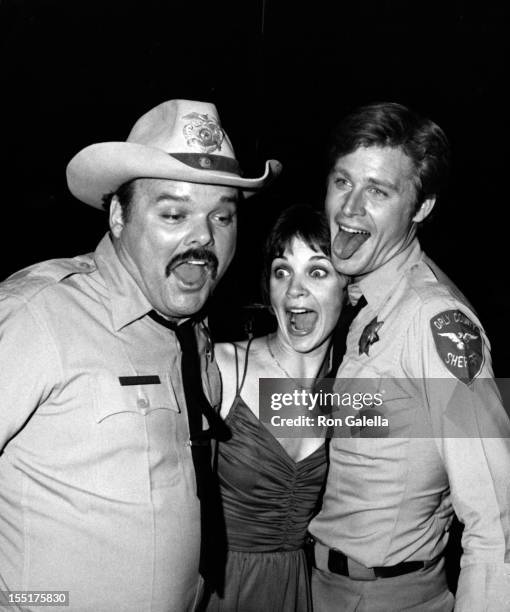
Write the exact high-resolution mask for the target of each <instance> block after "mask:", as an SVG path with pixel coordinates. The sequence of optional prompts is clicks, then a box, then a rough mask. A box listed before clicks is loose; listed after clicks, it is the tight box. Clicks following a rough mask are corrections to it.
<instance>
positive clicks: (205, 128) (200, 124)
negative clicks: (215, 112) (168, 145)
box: [182, 113, 225, 153]
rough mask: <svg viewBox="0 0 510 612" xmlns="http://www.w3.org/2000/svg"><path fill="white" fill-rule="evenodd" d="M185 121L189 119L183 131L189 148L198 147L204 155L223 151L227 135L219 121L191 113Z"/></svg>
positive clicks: (204, 115) (185, 116) (205, 115)
mask: <svg viewBox="0 0 510 612" xmlns="http://www.w3.org/2000/svg"><path fill="white" fill-rule="evenodd" d="M183 119H189V123H186V124H185V125H184V127H183V130H182V131H183V134H184V138H185V139H186V144H187V145H188V146H189V147H194V146H197V145H198V146H199V147H200V149H201V150H202V152H204V153H212V152H213V151H216V150H218V151H220V150H221V145H222V142H223V139H224V137H225V133H224V132H223V130H222V128H221V127H220V124H219V123H218V121H217V119H215V118H214V117H209V115H207V114H200V113H189V114H187V115H184V117H183Z"/></svg>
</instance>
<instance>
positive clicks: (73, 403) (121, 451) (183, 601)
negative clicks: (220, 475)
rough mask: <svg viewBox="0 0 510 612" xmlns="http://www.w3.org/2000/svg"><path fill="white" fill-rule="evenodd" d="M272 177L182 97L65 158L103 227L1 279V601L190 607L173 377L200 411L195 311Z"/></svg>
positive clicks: (188, 533) (185, 432)
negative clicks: (243, 157) (52, 598)
mask: <svg viewBox="0 0 510 612" xmlns="http://www.w3.org/2000/svg"><path fill="white" fill-rule="evenodd" d="M279 171H280V165H279V164H278V162H276V161H273V160H271V161H269V162H267V164H266V170H265V173H264V175H263V176H262V177H260V178H255V179H249V178H242V177H241V173H240V170H239V167H238V164H237V161H236V159H235V155H234V151H233V149H232V146H231V144H230V141H229V139H228V137H227V136H226V134H225V132H224V131H223V129H222V128H221V126H220V122H219V119H218V115H217V111H216V108H215V107H214V106H213V105H212V104H206V103H202V102H192V101H187V100H172V101H169V102H164V103H163V104H160V105H159V106H157V107H156V108H154V109H152V110H151V111H149V112H148V113H147V114H145V115H144V116H143V117H141V119H139V120H138V121H137V123H136V124H135V126H134V127H133V129H132V131H131V133H130V135H129V137H128V139H127V142H107V143H100V144H95V145H92V146H89V147H87V148H85V149H84V150H82V151H81V152H80V153H78V154H77V155H76V156H75V157H74V158H73V159H72V160H71V162H70V164H69V166H68V169H67V178H68V184H69V188H70V190H71V192H72V193H73V194H74V195H75V196H76V197H77V198H79V199H80V200H82V201H83V202H86V203H87V204H89V205H91V206H94V207H97V208H100V207H101V206H102V203H103V200H105V201H106V202H107V203H109V214H110V217H109V219H110V233H109V234H108V235H106V236H105V237H104V238H103V239H102V240H101V242H100V243H99V245H98V247H97V249H96V251H95V252H94V253H92V254H89V255H83V256H79V257H75V258H72V259H60V260H52V261H47V262H44V263H41V264H37V265H35V266H32V267H30V268H27V269H25V270H22V271H21V272H18V273H16V274H14V275H13V276H11V277H10V278H9V279H7V280H6V281H5V282H4V283H2V285H0V358H1V361H2V369H1V371H0V398H1V399H0V432H1V442H0V445H1V448H2V454H1V456H0V590H10V591H24V592H27V591H41V590H43V591H67V592H68V601H69V608H70V609H71V610H80V611H83V610H91V611H92V610H93V611H94V612H98V611H99V612H101V611H104V612H111V611H112V610H123V611H133V612H141V611H143V610H147V611H149V610H150V611H151V612H159V611H161V612H169V611H175V612H181V611H186V610H191V609H193V607H194V605H195V604H196V602H197V599H198V597H199V595H200V590H201V588H200V587H201V579H200V577H199V562H200V563H201V561H202V559H201V556H200V532H201V512H200V510H201V508H200V502H201V500H200V499H199V498H198V496H197V492H198V491H199V489H200V486H198V489H197V484H198V468H197V463H196V456H195V454H194V453H193V448H194V447H195V446H196V445H197V443H196V440H195V439H193V436H191V442H190V430H191V428H192V417H191V416H190V415H191V413H192V411H193V408H196V406H193V405H192V402H190V401H189V397H191V396H190V395H189V393H190V390H189V388H186V381H185V379H187V380H188V382H189V380H190V379H192V376H193V373H196V372H198V375H199V378H198V379H197V381H195V382H196V383H197V384H195V397H196V398H197V403H200V402H202V403H205V404H207V405H208V406H209V408H210V407H211V406H212V408H215V407H216V406H217V404H218V402H219V376H218V373H217V370H216V365H215V363H214V361H213V356H212V350H211V345H210V341H209V338H208V335H207V328H206V326H205V324H204V322H203V319H202V316H201V313H202V311H203V307H204V305H205V303H206V301H207V299H208V297H209V296H210V294H211V292H212V291H213V289H214V287H215V286H216V284H217V282H218V281H219V279H220V278H221V276H222V275H223V273H224V272H225V270H226V268H227V267H228V265H229V263H230V261H231V259H232V257H233V255H234V250H235V239H236V206H237V203H238V201H239V199H240V198H241V197H242V193H241V192H243V193H244V195H245V197H246V196H249V195H250V194H252V193H253V192H254V191H256V190H257V189H260V188H261V187H263V186H264V185H266V184H267V183H268V182H269V181H270V180H271V178H272V177H274V176H276V175H277V174H278V173H279ZM182 322H190V323H191V324H192V325H193V327H191V325H189V324H187V327H188V328H189V329H192V333H191V338H192V340H191V341H192V343H194V344H195V346H197V347H198V354H199V357H198V356H197V359H199V360H200V361H199V364H200V370H199V369H198V361H197V368H195V370H196V372H195V370H194V369H193V368H194V366H193V365H191V366H190V365H189V359H188V361H187V362H186V363H187V364H188V365H186V366H185V357H184V353H185V349H184V345H183V344H182V342H183V341H181V336H179V333H181V335H182V331H180V330H182V329H183V328H181V325H180V324H181V323H182ZM172 326H173V327H172ZM168 327H170V329H168ZM188 339H189V336H188ZM181 347H182V348H181ZM186 350H187V349H186ZM195 354H196V353H195ZM188 357H189V355H188ZM181 359H182V361H181ZM191 361H192V362H194V360H193V358H192V359H191ZM181 368H182V372H181ZM184 369H186V372H184ZM200 376H201V380H200ZM202 386H203V390H202ZM188 387H189V384H188ZM188 408H190V410H188ZM204 414H206V413H205V411H204ZM200 421H201V422H202V423H203V424H204V427H205V428H207V424H206V423H207V421H206V420H205V419H203V418H202V413H200ZM195 426H196V425H195ZM195 426H193V427H195ZM204 440H205V441H204ZM204 440H201V441H200V443H199V444H198V446H202V447H204V448H207V449H209V450H210V445H209V442H208V441H207V440H206V437H204ZM192 443H194V444H192ZM192 447H193V448H192ZM212 477H213V475H212V472H211V478H212ZM202 518H203V517H202ZM202 527H203V524H202ZM17 601H21V602H22V603H23V604H24V606H23V607H24V609H32V607H31V605H32V604H33V605H37V603H36V602H35V601H34V599H33V597H32V599H27V596H26V593H25V597H24V598H22V599H18V600H17Z"/></svg>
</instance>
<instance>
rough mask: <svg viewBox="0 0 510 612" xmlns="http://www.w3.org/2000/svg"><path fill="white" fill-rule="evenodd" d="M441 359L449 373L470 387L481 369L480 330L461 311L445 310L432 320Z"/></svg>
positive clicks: (481, 344)
mask: <svg viewBox="0 0 510 612" xmlns="http://www.w3.org/2000/svg"><path fill="white" fill-rule="evenodd" d="M430 329H431V330H432V335H433V336H434V342H435V344H436V349H437V352H438V353H439V357H440V358H441V360H442V362H443V363H444V364H445V366H446V367H447V368H448V370H450V372H451V373H452V374H453V375H454V376H456V377H457V378H458V379H459V380H461V381H462V382H463V383H466V384H469V383H470V382H471V381H472V380H473V379H474V378H476V376H478V374H479V373H480V370H481V369H482V365H483V341H482V334H481V333H480V328H479V327H477V326H476V325H475V324H474V323H473V321H471V319H470V318H469V317H467V316H466V315H465V314H464V313H463V312H461V311H460V310H445V311H444V312H440V313H439V314H438V315H436V316H435V317H432V319H431V320H430Z"/></svg>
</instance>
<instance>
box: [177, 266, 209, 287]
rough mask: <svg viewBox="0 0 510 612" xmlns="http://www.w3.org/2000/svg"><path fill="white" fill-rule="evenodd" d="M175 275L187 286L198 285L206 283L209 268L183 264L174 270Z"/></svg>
mask: <svg viewBox="0 0 510 612" xmlns="http://www.w3.org/2000/svg"><path fill="white" fill-rule="evenodd" d="M173 273H174V274H175V275H176V276H177V278H179V279H180V280H181V281H182V282H183V283H186V284H187V285H196V284H198V283H203V282H205V278H206V275H207V266H204V265H201V264H193V263H182V264H180V265H179V266H177V267H176V268H174V270H173Z"/></svg>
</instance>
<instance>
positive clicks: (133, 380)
mask: <svg viewBox="0 0 510 612" xmlns="http://www.w3.org/2000/svg"><path fill="white" fill-rule="evenodd" d="M119 382H120V384H121V386H122V387H128V386H130V385H160V384H161V380H160V378H159V376H157V375H155V376H119Z"/></svg>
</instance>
